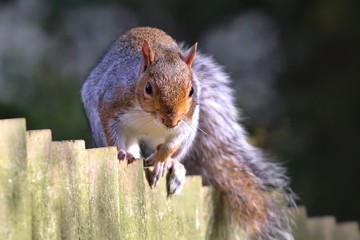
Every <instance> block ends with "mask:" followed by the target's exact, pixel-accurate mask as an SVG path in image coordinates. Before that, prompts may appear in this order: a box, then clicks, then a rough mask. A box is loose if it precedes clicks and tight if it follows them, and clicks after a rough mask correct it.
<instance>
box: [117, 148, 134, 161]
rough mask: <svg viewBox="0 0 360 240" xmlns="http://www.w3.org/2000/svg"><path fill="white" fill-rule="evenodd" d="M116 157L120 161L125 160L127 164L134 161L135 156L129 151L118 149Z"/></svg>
mask: <svg viewBox="0 0 360 240" xmlns="http://www.w3.org/2000/svg"><path fill="white" fill-rule="evenodd" d="M118 159H119V160H120V161H124V160H127V162H128V164H130V163H133V162H135V160H136V158H135V157H134V156H133V155H132V154H131V153H129V152H126V151H125V150H123V149H120V150H119V152H118Z"/></svg>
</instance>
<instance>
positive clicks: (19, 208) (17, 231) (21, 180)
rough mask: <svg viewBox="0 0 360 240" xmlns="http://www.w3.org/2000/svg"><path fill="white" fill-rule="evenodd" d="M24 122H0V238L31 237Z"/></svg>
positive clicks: (16, 120) (15, 239)
mask: <svg viewBox="0 0 360 240" xmlns="http://www.w3.org/2000/svg"><path fill="white" fill-rule="evenodd" d="M26 169H27V156H26V129H25V119H8V120H0V213H1V214H0V239H10V240H11V239H14V240H17V239H22V240H23V239H24V240H26V239H30V238H31V208H30V207H31V206H30V202H31V201H30V194H29V191H28V182H27V172H26Z"/></svg>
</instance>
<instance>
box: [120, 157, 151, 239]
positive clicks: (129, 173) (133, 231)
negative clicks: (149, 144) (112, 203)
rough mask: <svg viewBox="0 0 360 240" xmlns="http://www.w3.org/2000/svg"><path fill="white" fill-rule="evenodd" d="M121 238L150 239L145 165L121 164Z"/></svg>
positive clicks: (137, 162) (139, 161)
mask: <svg viewBox="0 0 360 240" xmlns="http://www.w3.org/2000/svg"><path fill="white" fill-rule="evenodd" d="M118 181H119V196H120V198H119V203H120V238H121V239H148V238H147V232H146V220H145V195H144V191H145V190H144V177H143V164H142V161H141V160H137V161H135V162H134V163H132V164H129V165H128V164H127V162H126V161H121V162H120V164H119V179H118ZM146 201H148V199H146Z"/></svg>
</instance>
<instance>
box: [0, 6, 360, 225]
mask: <svg viewBox="0 0 360 240" xmlns="http://www.w3.org/2000/svg"><path fill="white" fill-rule="evenodd" d="M359 9H360V1H356V0H354V1H351V0H342V1H341V0H337V1H336V0H311V1H309V0H304V1H291V0H269V1H249V0H244V1H236V0H216V1H215V0H182V1H180V0H158V1H145V0H135V1H134V0H124V1H115V0H112V1H110V0H109V1H100V0H92V1H85V0H82V1H81V0H73V1H70V0H54V1H45V0H17V1H16V0H7V1H4V0H2V1H0V118H10V117H26V119H27V125H28V126H27V127H28V129H44V128H50V129H52V132H53V139H54V140H63V139H80V138H81V139H88V137H89V136H88V128H87V123H86V119H85V116H84V113H83V110H82V106H81V101H80V94H79V90H80V87H81V84H82V82H83V80H84V79H85V77H86V74H87V72H88V71H89V70H90V69H91V67H92V66H93V65H94V64H95V63H96V61H97V60H98V59H99V58H100V57H101V55H102V54H103V53H104V51H105V50H106V48H107V47H108V46H109V45H110V44H111V42H112V41H113V40H114V39H115V38H116V37H117V36H118V35H119V34H121V33H123V32H124V31H126V30H127V29H129V28H131V27H134V26H140V25H148V26H156V27H158V28H161V29H163V30H165V31H166V32H168V33H169V34H170V35H171V36H173V37H174V38H175V39H177V40H178V41H185V42H187V43H188V44H193V43H194V42H199V48H200V51H202V52H205V53H207V54H209V55H213V57H214V58H215V59H216V60H217V61H218V62H219V63H220V64H221V65H224V67H225V70H226V71H227V72H228V73H229V74H230V76H231V77H232V79H233V81H234V87H235V88H236V89H237V97H238V105H239V106H240V107H241V108H242V113H243V123H244V124H245V125H246V127H247V129H248V131H249V140H250V141H251V142H252V143H254V144H255V145H257V146H260V147H262V148H264V149H265V150H266V151H267V152H268V153H270V154H272V155H274V156H277V160H278V161H280V162H282V163H283V165H284V166H286V167H287V168H288V174H289V175H290V176H291V179H292V187H293V189H294V191H295V192H296V193H297V194H298V196H299V198H300V200H299V204H304V205H306V207H307V210H308V212H309V214H310V215H312V216H313V215H326V214H331V215H335V216H336V217H337V219H338V220H339V221H348V220H356V221H360V207H359V203H360V149H359V133H360V131H359V130H360V129H359V128H360V127H359V120H360V118H359V117H360V107H359V100H360V94H359V93H358V91H359V90H360V88H359V85H360V84H359V81H360V66H359V65H360V59H359V58H360V57H359V56H360V47H359V44H360V27H359V24H360V18H359V17H358V15H359V13H358V12H359ZM219 94H221V93H219Z"/></svg>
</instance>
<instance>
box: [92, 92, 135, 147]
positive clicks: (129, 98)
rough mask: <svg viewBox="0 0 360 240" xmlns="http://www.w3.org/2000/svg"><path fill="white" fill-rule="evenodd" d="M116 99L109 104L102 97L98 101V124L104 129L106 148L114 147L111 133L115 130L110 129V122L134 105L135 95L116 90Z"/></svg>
mask: <svg viewBox="0 0 360 240" xmlns="http://www.w3.org/2000/svg"><path fill="white" fill-rule="evenodd" d="M115 92H116V94H114V96H116V99H112V100H111V101H110V102H107V101H105V100H104V98H103V97H101V98H100V101H99V108H98V109H99V116H100V123H101V125H102V128H103V129H104V134H105V139H106V143H107V144H108V146H114V145H115V139H113V131H114V130H116V131H117V129H111V126H110V121H111V120H114V119H115V117H116V116H117V115H118V114H119V113H120V112H121V111H126V110H127V109H129V108H131V107H133V105H134V103H135V95H134V93H133V92H131V91H124V90H122V89H120V88H119V89H117V90H116V91H115Z"/></svg>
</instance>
